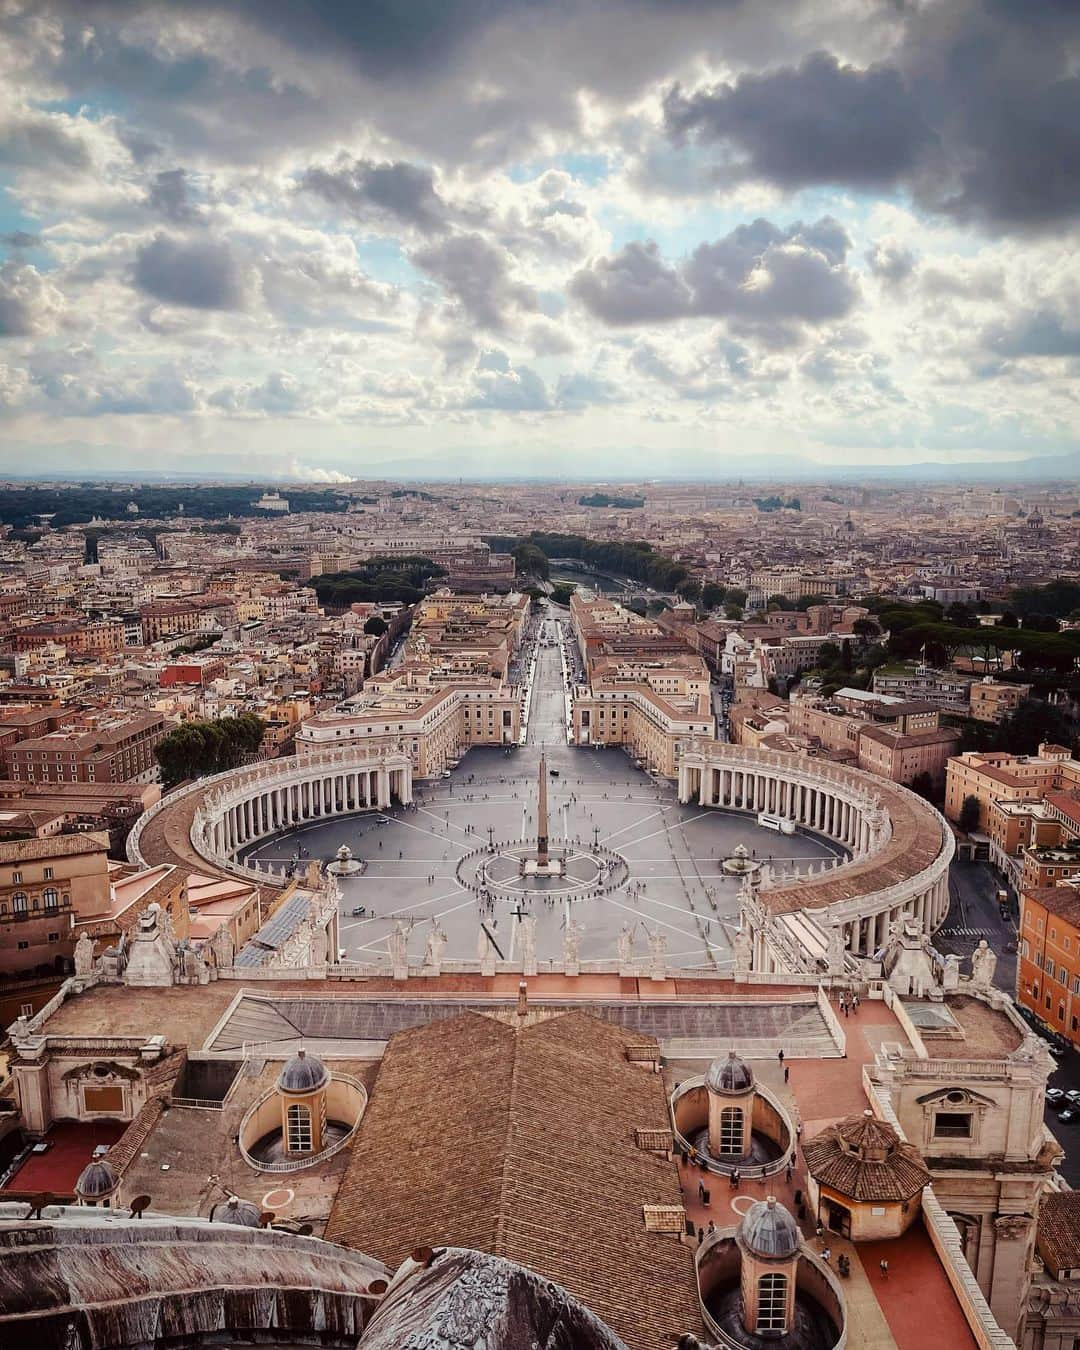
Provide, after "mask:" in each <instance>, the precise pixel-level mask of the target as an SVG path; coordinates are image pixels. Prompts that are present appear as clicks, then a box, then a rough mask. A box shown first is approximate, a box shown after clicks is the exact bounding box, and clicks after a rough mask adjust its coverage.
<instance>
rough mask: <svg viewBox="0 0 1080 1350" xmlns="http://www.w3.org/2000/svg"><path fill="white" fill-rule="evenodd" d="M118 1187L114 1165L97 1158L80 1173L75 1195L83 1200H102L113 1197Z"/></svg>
mask: <svg viewBox="0 0 1080 1350" xmlns="http://www.w3.org/2000/svg"><path fill="white" fill-rule="evenodd" d="M116 1186H117V1178H116V1172H115V1171H114V1170H113V1165H112V1163H108V1162H106V1161H105V1159H104V1158H95V1159H94V1160H93V1162H88V1163H87V1164H86V1166H85V1167H84V1168H83V1170H82V1171H81V1172H80V1173H79V1179H78V1181H76V1183H75V1194H76V1195H78V1196H81V1197H82V1199H83V1200H100V1199H101V1197H102V1196H104V1195H112V1193H113V1191H115V1190H116Z"/></svg>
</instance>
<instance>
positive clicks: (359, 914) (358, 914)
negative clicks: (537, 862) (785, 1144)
mask: <svg viewBox="0 0 1080 1350" xmlns="http://www.w3.org/2000/svg"><path fill="white" fill-rule="evenodd" d="M349 912H350V913H351V914H352V916H353V918H354V919H361V918H363V916H364V915H365V914H366V913H367V906H366V905H353V907H352V909H351V910H350V911H349ZM1046 1096H1047V1100H1049V1098H1050V1093H1049V1092H1048V1093H1047V1094H1046Z"/></svg>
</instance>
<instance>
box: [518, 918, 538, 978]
mask: <svg viewBox="0 0 1080 1350" xmlns="http://www.w3.org/2000/svg"><path fill="white" fill-rule="evenodd" d="M518 933H519V934H520V937H521V973H522V974H523V975H535V974H536V920H535V919H534V918H533V916H532V915H531V914H524V915H522V917H521V918H520V919H519V920H518Z"/></svg>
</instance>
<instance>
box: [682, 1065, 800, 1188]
mask: <svg viewBox="0 0 1080 1350" xmlns="http://www.w3.org/2000/svg"><path fill="white" fill-rule="evenodd" d="M704 1086H705V1079H704V1078H688V1079H686V1081H685V1082H682V1083H680V1084H679V1086H678V1087H677V1088H676V1089H675V1091H674V1092H673V1093H672V1094H671V1097H670V1098H669V1099H668V1115H669V1116H670V1117H671V1132H672V1134H673V1135H674V1136H675V1144H676V1148H678V1146H679V1145H681V1146H682V1149H683V1152H686V1153H688V1152H689V1151H690V1148H691V1144H690V1141H689V1139H687V1138H686V1136H685V1135H684V1134H683V1133H682V1131H681V1130H680V1129H679V1127H678V1125H677V1124H676V1121H675V1104H676V1102H678V1101H680V1100H681V1099H682V1098H683V1097H685V1096H686V1095H687V1094H688V1093H689V1092H692V1091H695V1090H697V1089H698V1088H702V1087H704ZM754 1093H755V1095H756V1096H758V1097H761V1098H762V1099H763V1100H764V1101H766V1102H768V1104H769V1105H770V1106H771V1107H772V1108H773V1110H774V1111H775V1112H776V1114H777V1115H778V1116H779V1118H780V1123H781V1124H782V1125H783V1127H784V1129H785V1130H787V1135H788V1142H787V1147H786V1148H785V1149H784V1150H783V1152H782V1153H781V1154H780V1156H779V1157H778V1158H772V1159H770V1160H769V1161H768V1162H765V1163H744V1162H741V1161H740V1160H739V1159H738V1158H733V1159H732V1160H731V1162H725V1161H723V1160H722V1159H720V1158H713V1157H710V1156H709V1155H707V1154H704V1153H701V1152H699V1153H698V1157H699V1158H700V1160H701V1161H702V1162H703V1163H704V1164H705V1166H706V1168H707V1169H708V1170H709V1171H710V1172H713V1173H715V1174H716V1175H718V1176H722V1177H729V1176H731V1174H732V1173H733V1172H738V1173H739V1176H740V1177H741V1178H742V1179H743V1180H744V1181H753V1180H755V1179H760V1178H761V1177H773V1176H776V1174H777V1173H778V1172H784V1171H786V1170H787V1166H788V1163H790V1161H791V1158H792V1154H793V1153H794V1151H795V1143H796V1134H795V1126H794V1125H793V1124H792V1121H791V1117H790V1116H789V1115H788V1113H787V1111H785V1109H784V1108H783V1106H781V1104H780V1102H779V1100H778V1099H777V1097H776V1096H775V1095H774V1094H773V1093H772V1092H770V1091H769V1089H768V1088H767V1087H764V1086H763V1085H762V1084H761V1083H755V1084H754ZM773 1142H774V1143H775V1142H776V1141H775V1140H774V1141H773Z"/></svg>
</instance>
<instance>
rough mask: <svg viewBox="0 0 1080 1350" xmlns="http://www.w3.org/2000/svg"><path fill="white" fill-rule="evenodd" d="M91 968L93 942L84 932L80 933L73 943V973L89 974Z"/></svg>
mask: <svg viewBox="0 0 1080 1350" xmlns="http://www.w3.org/2000/svg"><path fill="white" fill-rule="evenodd" d="M93 969H94V943H93V941H92V940H91V938H90V937H88V936H87V934H86V933H80V934H79V940H78V942H76V944H75V974H76V975H89V974H90V972H91V971H92V970H93Z"/></svg>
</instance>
